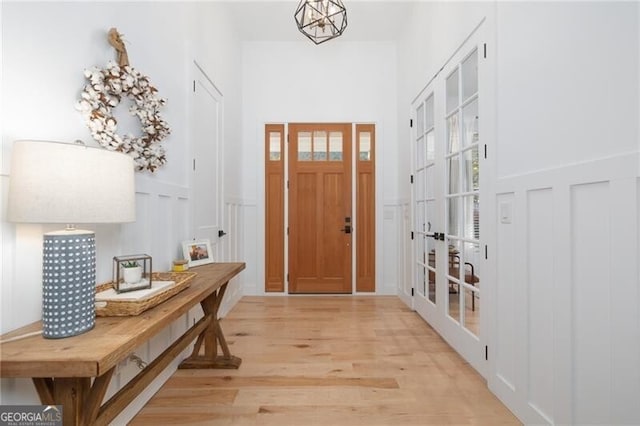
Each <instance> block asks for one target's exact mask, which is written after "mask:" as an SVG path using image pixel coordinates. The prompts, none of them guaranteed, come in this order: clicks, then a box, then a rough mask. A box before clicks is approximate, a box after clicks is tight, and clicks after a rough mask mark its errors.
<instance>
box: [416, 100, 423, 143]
mask: <svg viewBox="0 0 640 426" xmlns="http://www.w3.org/2000/svg"><path fill="white" fill-rule="evenodd" d="M416 126H417V127H416V131H417V132H418V136H422V134H423V133H424V104H420V106H419V107H418V109H417V110H416Z"/></svg>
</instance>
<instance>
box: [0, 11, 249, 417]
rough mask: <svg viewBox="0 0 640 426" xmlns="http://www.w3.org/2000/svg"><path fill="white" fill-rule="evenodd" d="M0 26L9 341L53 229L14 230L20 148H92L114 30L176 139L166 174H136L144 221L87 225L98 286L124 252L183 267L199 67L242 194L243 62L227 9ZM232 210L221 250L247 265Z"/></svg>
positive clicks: (20, 15) (16, 394)
mask: <svg viewBox="0 0 640 426" xmlns="http://www.w3.org/2000/svg"><path fill="white" fill-rule="evenodd" d="M1 18H2V42H3V44H2V46H3V51H2V59H3V61H2V89H1V90H2V98H1V99H2V101H1V102H2V104H1V108H2V111H3V117H2V118H3V124H4V127H3V128H2V154H3V156H2V165H1V167H2V169H1V173H0V175H1V179H2V206H3V210H2V219H3V220H2V231H3V233H2V252H1V255H2V284H1V286H0V303H1V315H0V319H1V324H0V332H6V331H8V330H11V329H14V328H17V327H20V326H22V325H25V324H28V323H30V322H33V321H35V320H38V319H39V318H40V305H41V284H40V283H41V250H42V249H41V244H42V233H43V232H46V231H48V230H52V229H56V227H55V226H40V225H24V224H9V223H7V222H6V220H5V218H6V216H5V208H4V206H5V205H6V190H7V182H8V179H9V176H10V164H9V159H10V151H11V146H12V143H13V141H14V140H15V139H26V138H36V139H48V140H60V141H73V140H75V139H82V140H84V141H85V142H87V143H89V144H91V143H92V141H91V137H90V134H89V132H88V130H87V128H86V125H85V123H84V120H83V119H82V117H81V115H80V113H78V112H77V111H76V110H75V109H74V104H75V102H76V100H77V98H78V95H79V92H80V90H81V89H82V87H83V85H84V83H85V81H84V76H83V70H84V69H85V68H88V67H92V66H94V65H97V66H101V67H102V66H105V65H106V63H107V62H108V61H109V60H111V59H114V58H115V52H114V50H113V48H112V47H111V46H110V45H109V44H108V43H107V39H106V36H107V31H108V30H109V28H111V27H116V28H118V30H119V31H120V32H121V33H122V34H123V35H124V40H125V42H126V46H127V50H128V53H129V59H130V62H131V65H132V66H133V67H135V68H137V69H138V70H139V71H141V72H142V73H143V74H146V75H148V76H149V77H150V78H151V81H152V83H153V84H154V85H155V86H156V88H157V89H158V90H159V94H160V95H161V96H163V97H165V98H167V105H166V107H165V108H164V109H163V111H162V114H163V117H164V118H165V119H166V120H167V122H168V123H169V124H170V126H171V130H172V133H171V135H170V136H169V137H168V138H167V139H165V141H163V145H164V146H165V148H166V151H167V158H168V163H167V165H166V166H164V167H162V168H161V169H160V170H158V171H157V172H156V173H155V174H150V173H148V172H145V173H138V174H137V176H136V192H137V195H136V201H137V205H136V209H137V221H136V222H135V223H132V224H126V225H90V226H88V227H89V228H90V229H94V230H95V231H96V239H97V244H98V246H97V255H98V259H97V263H98V265H97V268H98V271H97V272H98V276H97V281H98V282H105V281H108V280H109V279H110V274H111V259H112V257H113V256H114V255H118V254H128V253H138V252H145V253H148V254H150V255H152V256H153V258H154V269H156V270H168V269H169V268H170V266H171V261H172V260H173V259H174V258H176V257H178V256H180V257H181V250H180V243H181V242H182V241H184V240H186V239H188V238H189V235H190V234H191V231H190V226H191V216H192V213H191V211H192V209H191V203H190V199H189V195H190V188H189V179H190V167H189V166H190V154H191V142H190V139H189V137H190V131H189V128H188V110H189V108H190V93H191V78H192V75H193V66H192V62H193V60H194V59H196V60H198V61H199V63H200V65H201V66H203V68H204V69H205V71H206V72H207V73H208V74H209V76H210V77H211V78H212V79H214V82H215V83H216V84H217V85H218V87H219V88H220V89H221V90H222V92H223V95H224V96H225V111H226V116H225V122H224V131H225V133H224V140H225V141H226V142H225V143H227V144H228V145H229V146H228V147H227V148H226V149H225V152H226V153H227V155H229V158H228V159H227V160H228V163H229V164H230V165H231V167H230V170H231V172H230V174H229V175H228V176H230V177H231V178H230V179H229V180H228V182H229V188H228V191H226V192H227V193H229V194H232V195H235V194H238V193H240V192H241V187H239V186H238V185H237V183H236V182H238V181H239V180H240V179H239V174H238V173H237V172H234V171H233V170H234V169H238V168H239V167H237V166H238V164H239V162H240V159H239V155H238V154H239V151H238V150H237V149H236V148H235V147H236V146H238V141H239V139H240V134H241V126H240V111H241V89H240V87H241V86H240V84H241V80H240V77H239V74H240V72H239V68H240V66H241V57H240V54H239V47H240V45H239V42H238V40H237V38H236V35H235V33H234V31H233V28H232V24H231V23H230V20H229V19H228V14H227V12H226V7H225V6H224V5H220V4H196V3H155V2H116V3H94V2H86V3H84V2H83V3H80V2H66V3H58V2H44V3H13V2H10V3H7V2H3V4H2V16H1ZM118 114H119V115H118ZM116 117H121V118H122V119H123V122H125V123H127V122H128V124H124V125H123V128H121V129H120V131H121V132H124V131H126V130H128V129H129V130H131V131H134V132H135V131H137V125H138V123H136V122H135V120H127V119H126V118H125V114H124V113H123V112H122V111H119V109H116ZM93 143H94V144H95V142H93ZM88 178H90V177H88ZM225 202H226V200H225ZM226 211H227V212H231V213H233V214H234V215H235V216H233V217H229V216H227V217H225V221H226V223H228V224H230V225H231V226H232V227H233V228H234V230H236V232H235V233H234V234H235V235H233V234H232V235H230V236H228V237H225V238H226V240H225V245H226V247H225V250H224V252H225V256H226V258H227V259H229V258H231V257H233V258H234V259H238V258H241V257H242V253H241V252H240V251H239V250H238V247H239V244H238V241H237V240H238V238H240V236H241V235H242V228H241V223H240V221H239V219H238V217H239V216H240V215H241V213H240V212H238V211H236V210H234V209H227V210H226ZM239 223H240V225H238V224H239ZM238 286H239V282H238V280H235V282H234V283H233V284H232V287H233V288H232V289H231V290H230V292H229V293H234V288H235V289H236V290H237V288H238ZM236 293H237V291H236ZM237 294H239V293H237ZM236 297H239V296H236ZM229 308H230V307H229V306H227V307H226V310H228V309H229ZM186 323H187V321H186V319H183V320H179V321H177V322H176V323H175V324H173V325H172V326H170V327H168V328H167V329H165V330H164V331H163V332H161V333H160V334H159V336H158V337H157V338H155V339H153V340H152V341H151V342H149V343H148V344H146V345H143V346H142V347H140V348H138V350H137V351H136V352H137V353H138V354H139V355H140V356H141V357H142V358H143V359H145V360H147V361H149V360H151V359H152V358H153V357H155V356H156V355H157V354H159V353H160V352H161V351H162V350H163V349H164V348H166V347H167V346H168V344H169V343H170V342H171V341H172V339H174V338H175V337H176V336H178V335H179V334H180V333H181V332H182V331H184V329H185V327H186ZM173 368H175V363H174V365H173ZM135 372H136V371H135V368H133V367H132V366H131V365H129V366H127V367H125V368H123V369H122V370H121V371H119V374H117V375H116V377H115V379H114V380H113V381H112V386H111V388H110V390H109V393H113V392H114V391H115V390H117V388H118V387H119V386H121V385H123V384H124V383H125V382H126V381H127V380H128V379H129V378H130V377H132V376H133V375H134V374H135ZM171 372H172V369H171V368H169V369H168V370H167V371H165V373H163V375H162V376H161V377H160V379H159V381H157V382H156V383H155V384H154V386H155V388H157V387H158V386H159V385H160V384H161V381H163V380H166V378H167V377H168V376H169V375H170V374H171ZM32 387H33V386H32V385H31V384H30V381H28V380H23V379H20V380H17V379H16V380H6V379H5V380H2V382H1V388H0V389H1V391H2V392H1V395H0V399H1V403H3V404H5V403H23V404H24V403H28V402H33V403H36V401H37V397H36V395H35V392H34V391H33V389H32ZM153 388H154V387H153V386H152V388H150V389H149V390H148V391H147V392H146V393H145V394H144V395H143V397H142V398H141V399H140V400H138V401H136V402H135V403H134V405H136V406H137V407H140V406H141V405H142V404H143V403H144V399H145V398H148V397H150V396H151V395H152V393H153ZM136 411H137V409H136V408H135V407H133V408H131V407H130V409H129V410H128V411H126V412H125V413H123V417H120V418H119V420H118V422H124V421H126V419H127V418H128V417H130V416H131V415H132V414H134V413H135V412H136Z"/></svg>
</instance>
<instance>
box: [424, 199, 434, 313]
mask: <svg viewBox="0 0 640 426" xmlns="http://www.w3.org/2000/svg"><path fill="white" fill-rule="evenodd" d="M435 214H436V202H435V201H427V224H426V228H425V232H429V231H433V229H430V228H431V227H430V226H429V225H430V224H431V223H433V220H434V218H435ZM426 240H427V265H428V266H429V269H428V275H427V284H428V298H429V300H430V301H431V302H432V303H436V274H435V271H436V240H435V238H430V237H429V238H427V239H426Z"/></svg>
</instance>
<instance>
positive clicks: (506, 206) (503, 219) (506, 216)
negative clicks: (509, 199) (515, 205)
mask: <svg viewBox="0 0 640 426" xmlns="http://www.w3.org/2000/svg"><path fill="white" fill-rule="evenodd" d="M511 210H512V209H511V203H500V223H507V224H508V223H511Z"/></svg>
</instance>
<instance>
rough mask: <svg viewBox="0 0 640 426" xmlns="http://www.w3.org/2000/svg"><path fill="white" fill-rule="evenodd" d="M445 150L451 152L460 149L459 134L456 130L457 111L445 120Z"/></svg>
mask: <svg viewBox="0 0 640 426" xmlns="http://www.w3.org/2000/svg"><path fill="white" fill-rule="evenodd" d="M447 136H448V137H447V152H448V153H449V154H452V153H454V152H458V150H460V135H459V131H458V113H456V114H454V115H452V116H451V117H449V119H448V120H447Z"/></svg>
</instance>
